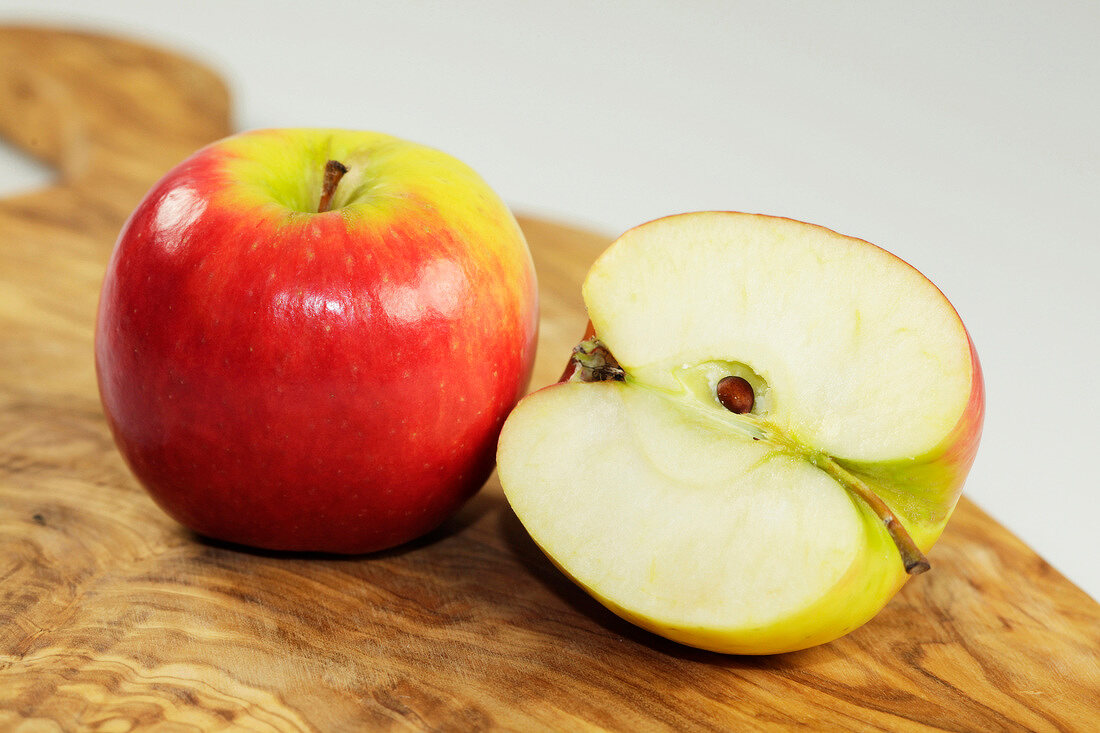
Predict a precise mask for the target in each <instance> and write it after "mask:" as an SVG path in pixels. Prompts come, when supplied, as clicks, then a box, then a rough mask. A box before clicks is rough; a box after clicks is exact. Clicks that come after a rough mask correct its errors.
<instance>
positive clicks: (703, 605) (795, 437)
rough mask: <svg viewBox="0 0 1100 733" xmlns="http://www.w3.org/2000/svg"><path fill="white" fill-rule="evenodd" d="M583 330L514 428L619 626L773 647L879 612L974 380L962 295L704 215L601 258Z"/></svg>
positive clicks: (875, 259)
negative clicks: (559, 375)
mask: <svg viewBox="0 0 1100 733" xmlns="http://www.w3.org/2000/svg"><path fill="white" fill-rule="evenodd" d="M584 300H585V303H586V305H587V307H588V312H589V317H590V319H591V330H592V331H593V332H594V338H592V339H588V340H586V341H584V342H583V343H582V344H581V345H580V346H579V347H578V348H577V349H576V350H575V351H574V358H573V361H572V367H571V368H570V369H567V374H570V376H569V377H568V379H566V380H564V381H563V382H561V383H559V384H557V385H553V386H551V387H547V388H545V389H543V390H540V391H538V392H536V393H534V394H532V395H530V396H528V397H527V398H526V399H525V400H523V401H522V402H521V403H520V405H519V406H518V407H517V408H516V409H515V410H514V411H513V412H512V414H511V416H510V417H509V419H508V421H507V423H506V424H505V427H504V431H503V433H502V435H501V439H500V444H499V448H498V455H497V462H498V468H499V472H500V480H501V484H502V485H503V487H504V491H505V493H506V495H507V497H508V501H509V503H510V504H511V505H512V508H513V509H514V511H515V513H516V515H517V516H518V517H519V519H520V520H521V522H522V523H523V524H524V526H525V527H526V528H527V530H528V532H529V533H530V535H531V537H532V538H533V539H534V541H535V542H536V543H537V544H538V545H539V546H540V547H541V548H542V550H543V551H544V552H545V553H546V554H547V555H548V556H549V557H550V559H551V560H552V561H553V562H554V563H555V564H556V565H557V566H558V567H559V568H561V569H562V571H564V572H565V573H566V574H567V575H568V576H569V577H571V578H572V579H573V580H574V581H576V582H577V583H578V584H579V585H581V586H582V587H583V588H585V589H586V590H587V591H588V592H589V593H590V594H592V595H593V596H594V597H595V598H597V599H598V600H599V601H601V602H602V603H603V604H605V605H606V606H607V607H609V608H610V609H611V610H613V611H615V612H616V613H618V614H619V615H621V616H623V617H624V618H626V619H627V620H629V621H631V622H633V623H636V624H638V625H640V626H642V627H644V628H647V629H649V630H651V631H654V632H656V633H658V634H661V635H663V636H666V637H668V638H670V639H673V640H676V641H679V642H683V643H686V644H690V645H692V646H697V647H701V648H705V649H711V650H715V651H721V652H730V653H742V654H764V653H777V652H783V651H792V650H796V649H802V648H806V647H809V646H813V645H816V644H820V643H824V642H827V641H830V640H832V639H834V638H837V637H838V636H841V635H843V634H845V633H847V632H849V631H851V630H853V629H855V628H857V627H858V626H860V625H861V624H863V623H864V622H866V621H867V620H869V619H870V618H871V617H872V616H874V614H875V613H877V612H878V611H879V610H880V609H881V608H882V606H883V605H884V604H885V603H886V601H888V600H889V599H890V597H891V596H892V595H893V594H894V593H896V592H897V590H898V589H899V588H900V587H901V586H902V584H903V583H904V582H905V580H906V578H907V577H908V574H910V573H916V572H920V571H922V570H925V569H927V567H928V564H927V561H926V560H925V558H924V555H923V552H925V551H927V550H928V549H929V548H930V547H931V546H932V544H933V543H934V542H935V541H936V539H937V538H938V537H939V535H940V533H941V532H942V531H943V528H944V525H945V524H946V522H947V520H948V517H949V516H950V514H951V512H952V510H953V509H954V507H955V504H956V502H957V500H958V497H959V494H960V492H961V489H962V484H963V481H964V479H965V477H966V473H967V471H968V470H969V467H970V464H971V463H972V461H973V458H974V453H975V451H976V449H977V444H978V438H979V434H980V432H981V423H982V415H983V410H984V391H983V385H982V377H981V370H980V367H979V364H978V360H977V356H976V353H975V351H974V348H973V345H972V344H971V341H970V338H969V336H968V334H967V332H966V329H965V328H964V326H963V324H962V322H961V321H960V319H959V317H958V315H957V314H956V313H955V310H954V309H953V308H952V306H951V304H950V303H949V302H948V301H947V299H946V298H945V297H944V296H943V294H942V293H940V291H939V290H938V289H937V288H936V287H935V286H934V285H933V284H932V283H930V282H929V281H928V280H927V279H925V278H924V277H923V276H922V275H921V274H920V273H919V272H917V271H916V270H915V269H913V268H912V267H910V266H909V265H907V264H906V263H904V262H903V261H901V260H899V259H898V258H896V257H894V256H893V255H891V254H889V253H887V252H886V251H884V250H882V249H879V248H878V247H875V246H874V245H871V244H868V243H867V242H864V241H861V240H857V239H852V238H849V237H845V236H841V235H839V234H836V233H835V232H832V231H829V230H827V229H824V228H821V227H817V226H812V225H809V224H803V223H800V222H796V221H792V220H789V219H781V218H775V217H767V216H758V215H748V214H736V213H723V212H706V213H695V214H683V215H679V216H672V217H667V218H664V219H659V220H657V221H654V222H650V223H648V224H644V225H642V226H640V227H637V228H635V229H633V230H631V231H629V232H627V233H626V234H624V235H623V236H622V237H621V238H620V239H619V240H618V241H616V242H615V243H614V244H613V245H612V246H611V247H610V248H609V249H608V250H607V251H606V252H605V253H604V254H603V255H602V256H601V257H600V258H599V260H597V262H596V263H595V264H594V265H593V267H592V269H591V271H590V272H589V274H588V277H587V279H586V281H585V283H584Z"/></svg>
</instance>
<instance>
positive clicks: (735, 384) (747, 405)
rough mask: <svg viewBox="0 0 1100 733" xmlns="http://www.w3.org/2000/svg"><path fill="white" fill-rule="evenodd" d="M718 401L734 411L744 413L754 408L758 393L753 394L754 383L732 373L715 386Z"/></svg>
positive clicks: (739, 413) (738, 413)
mask: <svg viewBox="0 0 1100 733" xmlns="http://www.w3.org/2000/svg"><path fill="white" fill-rule="evenodd" d="M715 391H716V393H717V395H718V401H719V402H721V403H722V407H725V408H726V409H727V410H729V411H730V412H732V413H735V414H737V415H744V414H745V413H746V412H749V411H751V410H752V406H753V403H754V402H755V401H756V395H755V394H753V391H752V385H751V384H749V381H748V380H747V379H745V378H744V377H735V376H733V375H730V376H728V377H723V378H722V380H721V381H719V382H718V386H717V387H716V388H715Z"/></svg>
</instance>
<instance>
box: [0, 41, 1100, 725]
mask: <svg viewBox="0 0 1100 733" xmlns="http://www.w3.org/2000/svg"><path fill="white" fill-rule="evenodd" d="M228 109H229V105H228V96H227V93H226V90H225V87H224V86H223V84H222V83H221V82H220V81H219V80H218V78H217V77H216V76H214V75H213V74H212V73H210V72H209V71H207V70H205V69H203V68H201V67H200V66H198V65H196V64H194V63H192V62H189V61H187V60H184V59H181V58H179V57H177V56H175V55H172V54H169V53H165V52H162V51H157V50H154V49H150V48H147V47H143V46H140V45H135V44H132V43H127V42H122V41H119V40H112V39H107V38H101V37H95V36H90V35H80V34H71V33H60V32H53V31H45V30H35V29H25V28H0V134H3V135H4V136H6V137H7V138H8V140H9V141H11V142H12V143H14V144H15V145H17V146H19V147H21V148H23V149H25V150H27V151H29V152H30V153H31V154H33V155H36V156H38V157H40V158H42V159H43V160H45V161H47V162H49V163H51V164H52V165H54V166H55V167H56V168H57V170H58V172H59V182H58V183H57V185H55V186H53V187H50V188H47V189H45V190H40V191H35V192H33V193H29V194H25V195H21V196H17V197H13V198H9V199H7V200H4V201H0V729H7V730H10V729H19V730H38V729H47V730H55V729H57V728H56V727H54V726H57V727H59V728H60V729H63V730H77V729H79V730H89V729H94V730H104V731H122V730H131V729H133V728H135V727H136V728H145V727H149V726H154V725H158V724H164V723H171V724H174V726H175V727H172V726H168V728H170V729H172V730H176V729H180V730H182V729H184V728H185V727H187V729H191V727H194V728H199V729H223V728H242V729H248V730H263V731H268V730H271V731H282V730H329V731H347V730H357V729H363V728H371V729H373V728H381V727H399V728H442V729H454V730H478V729H484V728H510V729H519V730H532V729H546V728H550V729H559V730H568V731H574V730H584V729H592V728H611V729H620V730H630V731H634V730H650V729H654V730H659V729H669V730H688V729H724V730H758V729H759V730H764V729H769V730H770V729H777V728H788V727H805V728H810V729H815V730H816V729H838V728H839V729H856V730H889V731H896V730H987V731H1003V730H1039V731H1043V730H1082V731H1084V730H1098V729H1100V605H1097V603H1095V602H1094V601H1093V600H1091V599H1090V598H1089V597H1088V596H1086V595H1085V594H1084V593H1083V592H1082V591H1081V590H1079V589H1078V588H1076V587H1075V586H1073V585H1072V584H1071V583H1069V582H1068V581H1067V580H1066V579H1065V578H1064V577H1062V576H1061V575H1059V574H1058V573H1057V572H1055V571H1054V570H1053V569H1052V568H1051V567H1050V566H1049V565H1047V564H1046V563H1045V562H1044V561H1043V560H1042V558H1040V557H1038V556H1037V555H1036V554H1035V553H1034V552H1032V551H1031V550H1030V549H1028V548H1027V547H1026V546H1025V545H1024V544H1023V543H1021V542H1020V541H1019V540H1018V539H1017V538H1016V537H1014V536H1013V535H1011V534H1010V533H1009V532H1007V531H1006V530H1005V529H1004V528H1002V527H1001V526H999V525H998V524H997V523H996V522H994V521H993V520H991V519H990V518H989V517H988V516H987V515H985V514H984V513H982V511H981V510H979V509H978V508H976V507H975V506H974V505H973V504H972V503H970V502H969V501H967V500H965V499H964V500H963V501H962V503H961V504H960V506H959V509H958V511H957V513H956V515H955V518H954V519H953V520H952V523H951V524H950V526H949V527H948V529H947V532H946V534H945V535H944V536H943V539H942V541H941V542H940V543H939V545H937V546H936V548H935V549H934V550H933V551H932V552H931V556H930V557H931V560H932V564H933V568H934V569H933V571H932V572H931V573H928V574H926V575H922V576H920V577H917V578H915V579H914V580H913V581H912V582H910V583H909V585H908V586H907V587H906V588H905V590H904V591H903V592H902V593H901V594H900V595H899V596H898V597H897V598H895V599H894V600H893V601H892V602H891V603H890V604H889V606H888V607H887V608H886V609H885V610H884V611H883V612H882V613H881V614H880V615H879V616H878V617H877V618H876V619H875V620H873V621H872V622H871V623H869V624H867V625H866V626H865V627H863V628H862V629H860V630H858V631H856V632H855V633H853V634H851V635H850V636H848V637H846V638H844V639H841V640H839V641H836V642H833V643H831V644H828V645H825V646H823V647H819V648H816V649H811V650H807V651H804V652H798V653H794V654H788V655H782V656H774V657H766V658H749V657H731V656H722V655H718V654H712V653H707V652H702V651H698V650H695V649H690V648H687V647H683V646H679V645H676V644H673V643H671V642H667V641H665V640H663V639H660V638H658V637H655V636H652V635H650V634H648V633H646V632H643V631H640V630H638V629H636V628H633V627H632V626H630V625H628V624H626V623H625V622H623V621H621V620H619V619H618V618H617V617H615V616H614V615H612V614H611V613H609V612H608V611H606V610H605V609H604V608H603V607H601V606H600V605H598V604H597V603H595V602H594V601H592V600H590V599H589V598H588V596H586V595H585V594H584V593H582V592H581V591H579V590H578V589H577V588H575V587H574V586H573V585H572V584H570V583H569V582H568V581H567V580H565V579H564V578H563V577H562V576H561V575H560V574H559V573H558V572H557V571H556V570H555V569H554V568H553V567H552V566H551V565H550V563H549V562H548V561H547V560H546V559H545V558H544V557H543V556H542V555H541V554H540V553H539V551H538V550H537V549H536V547H535V546H534V545H533V544H532V542H531V540H530V539H529V538H528V537H527V535H526V533H525V532H524V530H523V528H522V526H521V525H520V524H519V522H518V521H517V520H516V518H515V516H514V515H513V514H512V512H511V511H510V510H509V508H508V506H507V504H506V502H505V501H504V499H503V496H502V494H501V491H500V487H499V485H498V484H497V483H496V479H495V478H494V479H493V480H492V481H490V483H489V484H488V485H487V486H486V488H485V490H484V491H482V493H481V494H480V495H478V497H476V498H475V499H474V500H473V501H472V502H471V503H470V504H469V505H468V506H467V507H466V508H465V509H464V510H463V511H462V513H461V514H460V515H459V516H458V517H457V518H456V519H454V520H453V521H451V522H449V523H448V524H447V525H445V527H444V528H443V529H441V530H440V531H437V532H435V533H434V534H432V535H431V536H430V537H428V538H426V539H424V540H422V541H419V542H416V543H415V544H413V545H411V546H408V547H404V548H400V549H397V550H394V551H390V552H385V553H381V554H378V555H372V556H366V557H353V558H334V557H311V556H303V555H291V554H279V553H270V552H249V551H244V550H241V549H238V548H233V547H228V546H224V545H221V544H218V543H214V542H210V541H206V540H203V539H201V538H199V537H196V536H195V535H193V534H191V533H189V532H188V531H186V530H184V529H183V528H181V527H180V526H178V525H176V524H175V523H174V522H172V521H171V520H170V519H168V518H167V517H166V516H164V515H163V514H162V513H161V512H160V510H158V509H157V508H156V507H155V506H154V505H153V503H152V502H151V501H150V500H149V499H148V498H147V497H146V495H145V494H144V493H143V492H142V490H141V489H140V488H139V487H138V486H137V484H136V483H135V481H134V479H133V478H132V477H131V476H130V474H129V472H128V471H127V470H126V468H125V466H124V465H123V463H122V460H121V459H120V457H119V455H118V453H117V452H116V450H115V448H114V446H113V444H112V442H111V439H110V436H109V435H108V431H107V427H106V425H105V423H104V420H103V416H102V414H101V411H100V406H99V400H98V398H97V394H96V388H95V381H94V373H93V366H92V326H93V320H94V311H95V306H96V299H97V293H98V287H99V281H100V278H101V276H102V273H103V270H104V267H105V264H106V261H107V258H108V255H109V253H110V250H111V247H112V244H113V242H114V238H115V236H116V234H117V232H118V229H119V227H120V226H121V224H122V222H123V220H124V218H125V217H126V215H127V214H128V213H129V211H130V210H131V209H132V208H133V207H134V206H135V205H136V203H137V201H138V199H139V198H140V196H141V195H142V193H143V192H144V191H145V190H146V189H147V188H148V186H149V185H150V184H151V183H153V181H154V180H156V179H157V178H159V177H160V175H161V174H162V173H164V172H165V171H166V170H167V169H168V168H169V167H171V166H172V165H173V164H175V163H176V162H177V161H179V160H180V159H182V158H183V157H184V156H186V155H187V154H188V153H190V152H191V151H192V150H193V149H195V148H197V147H198V146H200V145H202V144H204V143H206V142H208V141H210V140H213V139H215V138H218V137H220V136H222V135H225V134H226V133H228V132H229V130H230V124H229V115H228ZM522 224H523V228H524V231H525V232H526V233H527V236H528V238H529V241H530V244H531V248H532V250H533V252H534V256H535V261H536V265H537V267H538V272H539V278H540V282H541V287H542V299H543V300H542V305H543V320H542V333H541V340H540V352H539V354H540V356H539V361H538V366H537V372H536V375H535V379H534V384H535V385H536V386H540V385H543V384H546V383H548V382H550V381H552V380H553V379H554V378H555V377H556V376H557V373H558V372H559V370H560V368H561V366H562V363H563V360H564V358H565V356H566V355H567V354H568V353H569V349H570V348H571V346H572V345H573V343H574V341H575V340H576V339H577V337H578V336H579V334H580V333H581V331H582V330H583V327H584V323H585V316H584V313H583V307H582V305H581V300H580V295H579V285H580V282H581V279H582V277H583V275H584V273H585V271H586V270H587V267H588V264H589V263H590V262H591V261H592V260H593V259H594V257H595V256H596V255H597V253H598V252H599V251H600V250H601V249H602V248H603V247H604V246H606V244H607V243H608V238H607V237H603V236H598V235H595V234H591V233H587V232H583V231H578V230H576V229H571V228H568V227H564V226H560V225H557V224H554V223H551V222H546V221H539V220H536V219H530V218H525V219H523V221H522ZM37 724H42V725H41V728H40V727H39V726H38V725H37ZM21 725H22V726H25V727H20V726H21Z"/></svg>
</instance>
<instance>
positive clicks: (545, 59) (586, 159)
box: [0, 0, 1100, 598]
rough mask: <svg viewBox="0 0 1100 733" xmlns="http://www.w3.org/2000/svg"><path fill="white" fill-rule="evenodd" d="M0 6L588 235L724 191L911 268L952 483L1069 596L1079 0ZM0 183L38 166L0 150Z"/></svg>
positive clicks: (1089, 564) (1079, 389) (1083, 141)
mask: <svg viewBox="0 0 1100 733" xmlns="http://www.w3.org/2000/svg"><path fill="white" fill-rule="evenodd" d="M178 5H179V7H177V8H174V9H173V8H170V7H168V4H160V3H154V2H138V1H132V2H126V1H123V0H99V1H98V2H96V3H88V2H55V1H50V0H35V2H27V3H18V2H12V1H11V0H0V22H3V21H4V20H7V21H11V20H22V21H38V22H44V21H54V22H61V23H65V24H68V25H77V26H80V27H85V28H94V29H103V30H110V31H116V32H121V33H125V34H128V35H131V36H137V37H139V38H144V39H147V40H150V41H153V42H156V43H159V44H162V45H166V46H168V47H172V48H175V49H177V50H180V51H183V52H185V53H187V54H189V55H192V56H194V57H196V58H198V59H201V60H203V61H205V62H206V63H207V64H208V65H210V66H212V67H214V68H215V69H217V70H219V71H220V72H221V73H222V74H223V75H224V76H225V77H226V78H227V79H228V81H229V83H230V86H231V87H232V91H233V94H234V98H235V101H236V105H237V107H236V121H237V125H238V127H240V128H250V127H270V126H275V127H284V126H298V125H312V126H339V127H350V128H362V129H374V130H381V131H385V132H390V133H393V134H397V135H399V136H402V137H406V138H410V139H413V140H417V141H419V142H424V143H427V144H430V145H432V146H434V147H438V148H441V149H443V150H446V151H448V152H450V153H452V154H453V155H455V156H457V157H459V158H461V159H463V160H465V161H466V162H468V163H469V164H471V165H472V166H473V167H474V168H475V169H476V170H478V171H479V172H480V173H481V174H482V175H483V176H484V177H485V178H486V179H487V180H488V181H489V182H490V184H491V185H492V186H493V187H494V188H496V189H497V191H499V192H500V193H501V195H502V196H503V197H504V198H505V199H506V200H507V201H508V202H509V203H510V204H511V205H512V206H513V208H514V209H515V210H516V211H518V212H521V213H527V214H535V215H541V216H545V217H552V218H556V219H558V220H560V221H563V222H565V223H571V224H579V225H582V226H586V227H590V228H593V229H596V230H598V231H601V232H604V233H606V234H609V235H614V234H618V233H619V232H621V231H622V230H624V229H627V228H629V227H631V226H633V225H635V224H639V223H641V222H643V221H646V220H649V219H652V218H655V217H658V216H662V215H665V214H669V213H675V212H680V211H687V210H695V209H736V210H742V211H755V212H763V213H771V214H780V215H785V216H790V217H793V218H798V219H803V220H806V221H811V222H815V223H818V224H823V225H825V226H828V227H830V228H833V229H836V230H838V231H841V232H844V233H846V234H851V235H854V236H858V237H861V238H864V239H868V240H870V241H873V242H875V243H876V244H879V245H881V246H883V247H885V248H887V249H889V250H891V251H893V252H895V253H896V254H898V255H899V256H901V257H902V258H903V259H905V260H907V261H909V262H910V263H912V264H913V265H915V266H916V267H917V268H918V269H920V270H921V271H923V272H924V273H925V274H926V275H927V276H928V277H929V278H930V279H932V280H933V281H934V282H936V283H937V284H938V285H939V286H940V287H941V289H942V290H943V291H944V292H945V293H946V294H947V295H948V297H949V298H950V299H951V300H952V301H953V302H954V304H955V306H956V308H957V309H958V310H959V312H960V313H961V315H962V317H963V319H964V320H965V321H966V324H967V326H968V327H969V329H970V332H971V334H972V336H973V338H974V341H975V343H976V345H977V348H978V351H979V354H980V356H981V359H982V364H983V367H984V370H985V376H986V380H987V388H988V412H987V419H986V428H985V436H984V439H983V442H982V446H981V450H980V452H979V455H978V460H977V462H976V464H975V466H974V469H973V471H972V473H971V476H970V479H969V481H968V483H967V486H966V491H967V493H968V494H969V496H971V497H972V498H973V499H974V500H975V501H977V502H978V504H980V505H981V506H982V507H983V508H984V509H985V510H987V511H988V512H990V513H991V514H992V515H993V516H995V517H996V518H997V519H998V520H1000V521H1001V522H1002V523H1004V524H1005V525H1007V526H1008V527H1009V528H1010V529H1011V530H1012V531H1014V532H1015V533H1016V534H1018V535H1019V536H1020V537H1022V538H1023V540H1024V541H1025V542H1027V543H1028V544H1029V545H1031V546H1032V547H1033V548H1035V549H1036V550H1037V551H1038V552H1039V553H1040V554H1041V555H1043V556H1044V557H1045V558H1046V559H1048V560H1049V561H1050V562H1051V563H1052V564H1054V565H1055V566H1056V567H1057V568H1058V569H1059V570H1061V571H1062V572H1064V573H1065V574H1067V575H1068V576H1069V577H1070V578H1071V579H1072V580H1074V581H1075V582H1076V583H1077V584H1078V585H1080V586H1081V587H1082V588H1084V589H1085V590H1086V591H1087V592H1089V593H1090V594H1091V595H1092V596H1093V597H1094V598H1100V562H1097V554H1098V553H1097V548H1096V542H1095V536H1096V528H1097V526H1098V522H1100V519H1098V517H1097V515H1096V512H1097V511H1098V507H1097V503H1098V502H1097V499H1098V498H1100V491H1098V481H1097V478H1096V475H1097V473H1098V470H1100V469H1098V467H1097V464H1098V462H1100V457H1098V455H1097V451H1098V449H1100V440H1098V439H1100V434H1098V430H1097V427H1096V425H1097V416H1098V415H1100V384H1098V380H1097V378H1096V375H1097V374H1098V373H1100V335H1098V331H1100V296H1098V295H1097V289H1098V284H1100V283H1098V281H1100V253H1098V245H1100V241H1098V236H1097V219H1098V213H1097V212H1098V211H1100V3H1096V2H1079V3H1073V2H1061V3H1059V2H1043V1H1033V0H1027V1H1026V2H1022V1H1019V0H1014V2H1010V3H1006V2H958V0H933V1H929V0H922V2H919V3H913V2H905V3H901V2H871V1H868V2H835V1H829V2H824V1H822V0H814V1H812V2H788V3H776V2H717V1H715V2H703V1H701V0H697V1H695V2H668V3H641V2H631V3H625V2H624V3H588V2H548V3H521V2H496V3H489V2H462V3H457V2H456V3H444V2H394V3H385V4H383V3H371V2H362V1H360V2H347V3H323V2H307V1H302V0H299V1H298V2H293V3H291V2H265V3H259V2H257V3H235V2H189V3H179V4H178ZM0 156H2V157H0V190H12V189H16V188H18V187H22V186H26V185H34V184H35V183H36V182H38V183H40V182H41V181H42V180H44V178H43V176H46V175H47V174H45V173H44V172H43V171H40V170H37V169H36V168H35V167H34V166H32V165H30V164H29V163H27V162H26V161H24V160H21V159H19V158H17V157H15V156H14V155H13V154H12V153H11V152H10V151H0Z"/></svg>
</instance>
